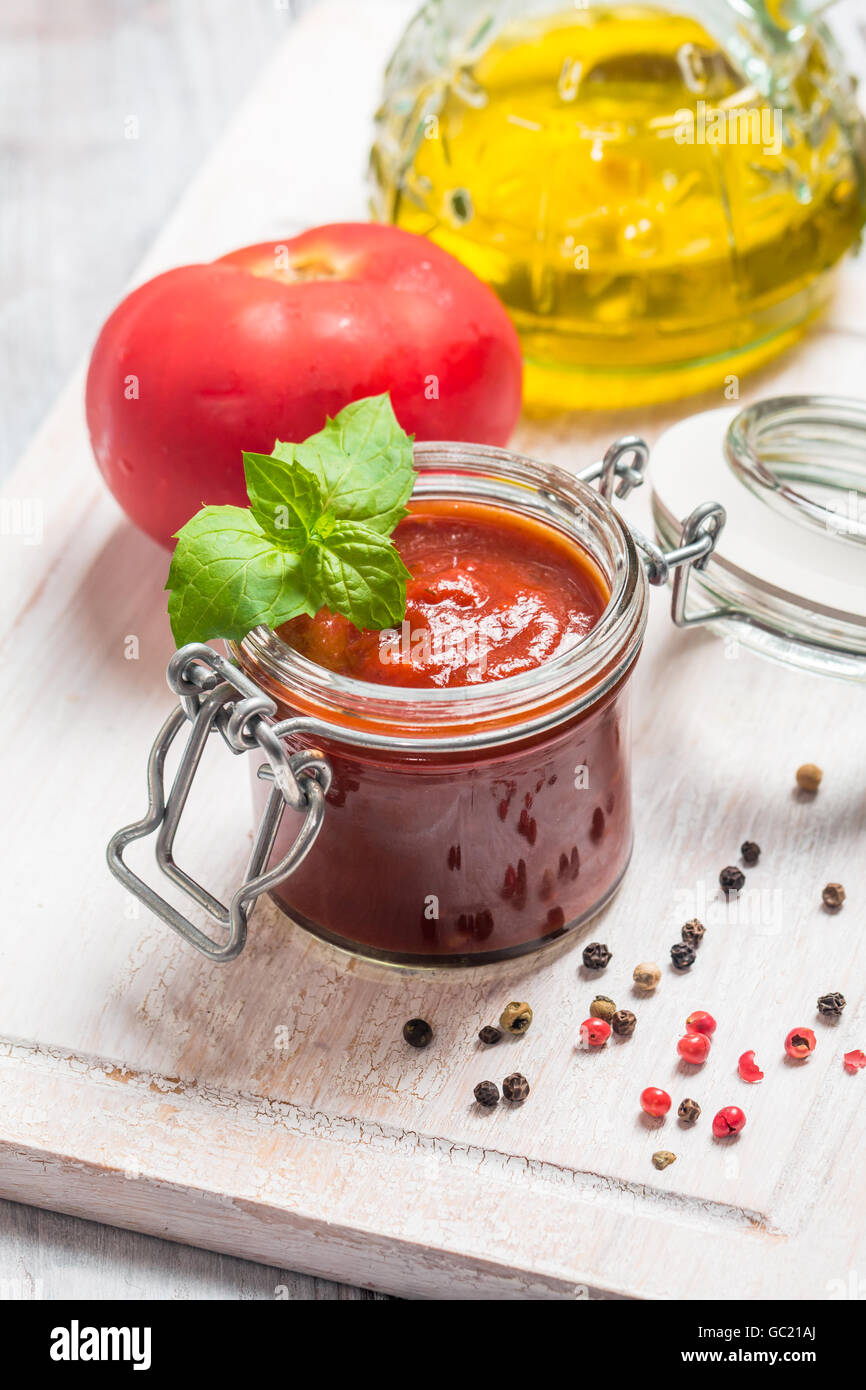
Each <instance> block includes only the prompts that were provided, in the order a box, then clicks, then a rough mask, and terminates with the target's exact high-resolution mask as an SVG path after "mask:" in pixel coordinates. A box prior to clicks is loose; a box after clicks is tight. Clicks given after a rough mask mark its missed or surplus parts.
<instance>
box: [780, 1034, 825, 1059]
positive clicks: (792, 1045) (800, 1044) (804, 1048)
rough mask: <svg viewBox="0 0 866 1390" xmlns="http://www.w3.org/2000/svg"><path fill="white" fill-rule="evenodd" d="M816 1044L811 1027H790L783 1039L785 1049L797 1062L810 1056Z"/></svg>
mask: <svg viewBox="0 0 866 1390" xmlns="http://www.w3.org/2000/svg"><path fill="white" fill-rule="evenodd" d="M817 1046H818V1040H817V1038H816V1037H815V1034H814V1033H813V1032H812V1029H811V1028H792V1029H791V1031H790V1033H789V1034H788V1036H787V1038H786V1039H785V1051H786V1052H787V1054H788V1056H789V1057H793V1058H794V1059H795V1060H796V1061H798V1062H799V1061H802V1059H803V1058H804V1057H810V1056H811V1055H812V1053H813V1052H814V1051H815V1048H816V1047H817Z"/></svg>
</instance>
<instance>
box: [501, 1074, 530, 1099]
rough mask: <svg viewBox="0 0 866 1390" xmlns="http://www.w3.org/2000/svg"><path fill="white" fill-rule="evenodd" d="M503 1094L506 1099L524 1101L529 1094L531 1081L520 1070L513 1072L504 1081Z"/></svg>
mask: <svg viewBox="0 0 866 1390" xmlns="http://www.w3.org/2000/svg"><path fill="white" fill-rule="evenodd" d="M502 1094H503V1095H504V1097H505V1099H506V1100H513V1101H524V1100H526V1097H527V1096H528V1095H529V1082H528V1081H527V1079H526V1077H525V1076H521V1075H520V1072H519V1071H515V1072H512V1073H511V1075H510V1076H506V1078H505V1080H504V1081H503V1083H502Z"/></svg>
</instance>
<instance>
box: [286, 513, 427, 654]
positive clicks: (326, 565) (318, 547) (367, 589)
mask: <svg viewBox="0 0 866 1390" xmlns="http://www.w3.org/2000/svg"><path fill="white" fill-rule="evenodd" d="M303 564H304V575H305V577H306V578H307V580H308V582H309V584H310V587H311V589H313V590H314V591H315V592H316V593H317V594H319V595H321V601H322V604H323V606H324V607H325V608H329V609H330V610H331V612H332V613H342V614H343V616H344V617H346V618H348V619H349V621H350V622H353V623H354V624H355V627H357V628H374V629H376V628H384V627H394V626H396V625H397V624H398V623H400V622H401V621H402V619H403V614H404V613H405V611H406V580H407V579H409V578H410V574H409V571H408V570H407V569H406V566H405V565H404V564H403V561H402V560H401V559H400V556H399V554H398V552H397V550H396V549H395V548H394V546H393V545H392V544H391V541H390V540H388V539H387V538H385V537H384V536H381V535H380V534H379V533H378V532H377V531H372V530H370V528H369V527H367V526H359V525H357V524H354V523H352V522H347V521H338V522H336V523H335V525H334V526H333V527H332V529H331V531H330V533H329V534H328V536H327V537H325V538H324V539H322V540H320V541H318V542H315V543H314V544H312V545H310V546H309V547H308V549H307V550H306V551H305V552H304V557H303Z"/></svg>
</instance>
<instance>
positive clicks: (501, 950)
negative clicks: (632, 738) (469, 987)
mask: <svg viewBox="0 0 866 1390" xmlns="http://www.w3.org/2000/svg"><path fill="white" fill-rule="evenodd" d="M443 455H444V458H443ZM419 456H420V457H419ZM416 458H417V459H418V461H419V467H420V468H421V477H420V481H421V486H420V487H416V494H415V496H414V497H413V502H412V505H411V509H410V515H409V516H407V517H406V518H405V519H404V520H403V521H402V522H401V523H400V524H399V526H398V528H397V530H396V532H395V535H394V540H395V544H396V545H397V547H398V549H399V551H400V553H401V555H402V557H403V560H404V563H405V564H406V566H407V568H408V570H409V572H410V574H411V579H410V580H409V583H408V586H407V596H408V602H407V609H406V617H405V620H404V622H403V624H402V627H401V629H400V630H398V631H388V632H384V633H380V632H359V631H358V630H357V629H356V628H354V627H353V626H352V624H351V623H349V622H348V621H347V620H346V619H344V618H342V617H339V616H333V615H331V614H329V613H326V612H322V613H320V614H318V615H317V616H316V617H315V618H312V619H311V618H299V619H295V620H293V621H292V622H290V623H287V624H285V625H284V626H283V627H282V628H281V629H280V630H279V633H278V634H273V633H269V632H268V631H267V630H266V629H259V630H257V633H256V634H251V637H250V638H247V639H246V641H245V642H244V643H243V644H242V645H241V647H240V648H239V649H237V655H238V658H239V660H240V662H241V665H242V667H243V668H244V669H245V670H246V671H247V673H248V674H249V675H251V676H252V677H253V678H254V679H255V681H256V682H257V684H259V685H260V686H261V687H262V688H263V689H264V690H265V691H266V692H267V693H268V694H269V695H270V696H271V697H272V698H273V699H274V700H275V701H276V703H277V706H278V714H277V718H278V719H280V720H290V721H293V723H292V726H291V727H289V728H288V729H287V730H286V735H285V736H286V739H287V742H288V744H289V746H290V747H291V748H292V749H293V750H294V749H298V748H304V747H311V748H312V747H315V748H317V749H319V750H320V751H321V752H322V753H323V754H324V756H325V757H326V758H327V760H328V762H329V763H330V765H331V769H332V773H333V779H332V783H331V787H330V790H329V791H328V794H327V799H326V803H327V804H326V812H325V817H324V821H323V824H322V828H321V831H320V832H319V836H318V838H317V840H316V841H315V844H314V845H313V847H312V849H311V850H310V852H309V854H308V855H307V856H306V858H305V859H304V860H303V861H302V863H301V864H300V865H299V866H298V868H297V869H296V870H295V872H294V873H293V874H292V875H291V876H290V877H289V878H287V879H286V880H285V881H284V882H283V883H281V884H280V885H279V886H278V887H276V888H275V889H274V890H273V897H274V898H275V900H276V901H277V902H278V903H279V905H280V906H281V907H283V908H284V910H285V911H286V912H287V913H288V915H289V916H290V917H291V918H292V919H294V920H295V921H297V922H298V923H300V924H301V925H302V926H304V927H306V928H307V929H309V930H311V931H313V932H315V933H317V934H318V935H321V936H323V937H325V938H326V939H328V940H330V941H333V942H335V943H337V944H339V945H342V946H344V947H347V948H348V949H350V950H353V951H359V952H361V953H362V954H367V955H370V956H373V957H376V958H379V959H385V960H390V961H396V962H405V963H411V964H465V963H469V962H481V961H484V960H491V959H499V958H503V957H507V956H510V955H515V954H519V953H521V952H523V951H527V950H532V949H534V948H536V947H538V946H539V945H542V944H543V943H544V942H546V941H549V940H552V939H554V938H556V937H558V936H560V935H562V934H563V933H564V932H566V931H568V930H569V929H571V928H573V927H575V926H576V925H578V924H579V923H581V922H583V921H585V920H586V919H587V918H588V917H589V916H591V915H592V914H593V913H594V912H596V911H597V910H598V909H599V908H600V907H601V906H602V905H603V903H604V902H605V901H607V899H608V898H609V897H610V896H611V894H612V893H613V891H614V890H615V888H616V886H617V885H618V883H619V881H620V879H621V877H622V874H623V872H624V870H625V867H626V865H627V862H628V858H629V855H630V851H631V841H632V818H631V794H630V776H629V763H630V754H629V727H628V676H629V674H630V671H631V668H632V665H633V661H634V658H635V657H636V655H637V651H638V650H639V646H640V641H641V639H642V635H643V627H644V623H645V608H646V592H645V584H644V580H643V571H642V569H641V566H640V564H639V562H638V560H637V556H636V553H635V552H634V546H633V542H632V541H631V538H630V536H629V535H628V532H627V531H626V528H625V527H624V526H623V525H622V524H621V523H619V522H618V518H616V515H615V513H612V512H611V511H610V509H608V508H607V507H606V506H605V504H603V503H601V502H600V499H598V497H597V495H596V494H595V493H593V492H591V490H590V489H588V488H586V487H584V485H582V484H580V483H577V482H575V480H573V479H571V478H570V477H568V475H566V474H562V473H560V472H559V470H557V469H549V468H545V467H544V466H543V465H539V464H533V463H532V462H531V461H530V460H520V459H517V458H515V456H508V455H501V454H499V451H496V450H485V449H481V448H477V447H475V446H450V445H425V446H421V448H420V449H419V448H418V447H417V446H416ZM507 458H510V459H512V460H513V465H512V466H513V467H514V472H515V474H516V477H513V478H512V477H509V476H507V474H508V468H507V467H506V465H505V464H504V463H503V462H502V461H503V460H505V459H507ZM493 460H495V461H496V463H497V468H496V471H495V473H494V474H489V475H487V476H486V477H485V475H484V473H483V468H484V467H485V466H487V467H488V468H489V467H490V466H491V462H492V461H493ZM425 462H426V467H425V466H424V465H425ZM521 464H522V465H523V467H522V468H517V467H516V465H521ZM443 465H444V466H443ZM533 471H535V472H536V473H537V474H538V475H539V476H538V477H537V478H535V479H534V480H533V478H532V473H533ZM503 473H505V474H506V476H501V475H502V474H503ZM527 473H528V474H529V478H527V476H526V475H527ZM518 479H519V481H518ZM533 482H534V486H532V485H531V484H532V483H533ZM442 492H444V493H445V494H446V495H441V493H442ZM419 493H420V494H421V495H419ZM254 785H255V789H256V799H257V801H258V803H259V806H261V805H262V804H263V801H264V799H265V797H266V796H267V791H268V786H267V783H266V782H263V781H261V780H256V781H255V783H254ZM301 819H302V817H301V815H300V813H297V812H294V811H291V810H290V809H288V808H287V809H286V810H285V812H284V814H283V820H282V824H281V826H280V830H279V833H278V836H277V842H276V845H275V848H274V850H273V853H272V856H271V862H276V861H277V859H278V858H279V857H281V856H282V855H283V854H284V853H285V852H286V850H287V848H288V846H289V845H290V843H291V841H292V839H293V837H294V836H295V835H296V834H297V832H298V828H299V825H300V823H301Z"/></svg>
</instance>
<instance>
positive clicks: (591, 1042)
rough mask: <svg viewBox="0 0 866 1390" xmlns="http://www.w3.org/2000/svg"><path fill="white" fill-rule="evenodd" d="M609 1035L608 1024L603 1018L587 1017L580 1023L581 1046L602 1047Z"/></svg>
mask: <svg viewBox="0 0 866 1390" xmlns="http://www.w3.org/2000/svg"><path fill="white" fill-rule="evenodd" d="M609 1037H610V1024H609V1023H607V1022H606V1021H605V1020H604V1019H603V1018H587V1019H585V1020H584V1021H583V1023H582V1024H581V1025H580V1045H581V1047H604V1045H605V1043H606V1042H607V1040H608V1038H609Z"/></svg>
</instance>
